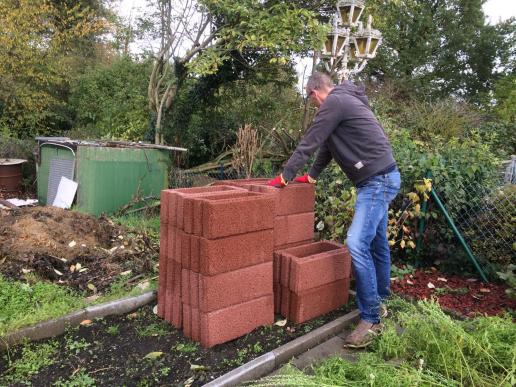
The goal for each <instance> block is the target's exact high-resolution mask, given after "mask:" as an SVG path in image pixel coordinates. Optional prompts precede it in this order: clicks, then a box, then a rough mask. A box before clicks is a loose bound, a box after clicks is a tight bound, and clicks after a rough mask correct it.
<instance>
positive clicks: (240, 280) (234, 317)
mask: <svg viewBox="0 0 516 387" xmlns="http://www.w3.org/2000/svg"><path fill="white" fill-rule="evenodd" d="M314 203H315V189H314V186H313V185H311V184H301V183H297V184H296V183H294V184H289V185H288V186H287V187H286V188H284V189H277V188H273V187H269V186H267V179H250V180H229V181H220V182H217V183H216V184H215V185H214V186H211V187H201V188H186V189H176V190H165V191H162V194H161V243H160V263H159V267H160V276H159V290H158V315H159V316H161V317H163V318H164V319H166V320H167V321H170V323H172V324H173V325H174V326H175V327H177V328H182V329H183V332H184V334H185V335H186V336H187V337H190V338H191V339H193V340H195V341H199V342H201V344H202V345H203V346H204V347H211V346H213V345H216V344H220V343H224V342H227V341H230V340H232V339H235V338H237V337H240V336H242V335H244V334H246V333H248V332H250V331H252V330H253V329H255V328H257V327H259V326H261V325H267V324H272V322H273V321H274V312H276V313H278V314H279V313H282V314H283V315H284V316H285V317H287V318H289V319H290V320H292V321H294V322H303V321H306V320H308V319H310V318H313V317H316V316H319V315H321V314H324V313H327V312H329V311H331V310H333V309H335V308H338V307H340V306H341V305H342V304H343V303H345V302H346V301H347V298H348V290H349V270H350V269H349V265H350V260H349V254H347V250H345V249H344V248H343V246H341V245H339V244H336V243H330V242H315V243H314V242H312V241H313V225H314Z"/></svg>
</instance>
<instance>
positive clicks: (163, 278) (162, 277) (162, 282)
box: [158, 223, 168, 318]
mask: <svg viewBox="0 0 516 387" xmlns="http://www.w3.org/2000/svg"><path fill="white" fill-rule="evenodd" d="M159 231H160V237H159V277H158V316H159V317H161V318H164V317H165V291H166V288H167V284H166V282H167V259H168V258H167V254H168V251H167V240H168V224H167V223H161V225H160V230H159Z"/></svg>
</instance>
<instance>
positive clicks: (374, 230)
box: [346, 169, 401, 324]
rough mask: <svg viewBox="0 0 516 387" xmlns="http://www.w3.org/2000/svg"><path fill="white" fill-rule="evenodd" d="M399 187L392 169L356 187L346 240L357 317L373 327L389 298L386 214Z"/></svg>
mask: <svg viewBox="0 0 516 387" xmlns="http://www.w3.org/2000/svg"><path fill="white" fill-rule="evenodd" d="M400 185H401V178H400V173H399V171H398V170H397V169H396V170H394V171H392V172H389V173H386V174H384V175H377V176H373V177H370V178H369V179H367V180H366V181H365V182H363V183H361V184H360V185H359V186H358V187H357V188H358V194H357V201H356V204H355V214H354V216H353V222H352V223H351V227H350V228H349V230H348V235H347V240H346V244H347V246H348V249H349V252H350V254H351V258H352V262H353V269H354V273H355V282H356V291H357V304H358V309H359V310H360V317H361V319H362V320H365V321H367V322H370V323H373V324H376V323H378V322H380V316H379V310H380V303H381V302H382V301H383V300H384V299H386V298H387V297H388V296H389V288H390V273H391V255H390V251H389V243H388V240H387V220H388V215H387V213H388V210H389V203H390V202H391V201H392V200H393V199H394V198H395V197H396V195H397V194H398V192H399V190H400Z"/></svg>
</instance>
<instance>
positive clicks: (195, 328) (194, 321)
mask: <svg viewBox="0 0 516 387" xmlns="http://www.w3.org/2000/svg"><path fill="white" fill-rule="evenodd" d="M191 310H192V314H191V316H192V318H191V325H192V329H191V331H192V340H194V341H197V342H199V341H201V314H200V311H199V309H198V308H193V307H192V309H191Z"/></svg>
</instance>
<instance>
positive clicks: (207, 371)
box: [0, 303, 354, 386]
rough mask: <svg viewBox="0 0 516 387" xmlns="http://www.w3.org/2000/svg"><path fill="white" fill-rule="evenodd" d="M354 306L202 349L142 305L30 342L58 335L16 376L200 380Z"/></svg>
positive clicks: (40, 381)
mask: <svg viewBox="0 0 516 387" xmlns="http://www.w3.org/2000/svg"><path fill="white" fill-rule="evenodd" d="M353 308H354V305H353V304H352V303H350V304H349V305H346V306H344V307H342V308H340V309H338V310H336V311H333V312H331V313H328V314H326V315H324V316H322V317H319V318H316V319H314V320H311V321H309V322H306V323H304V324H292V323H290V322H289V323H287V324H286V325H285V326H283V327H280V326H277V325H272V326H268V327H262V328H259V329H256V330H254V331H253V332H251V333H249V334H248V335H246V336H243V337H241V338H239V339H237V340H233V341H231V342H229V343H226V344H221V345H217V346H215V347H213V348H211V349H208V350H206V349H203V348H201V347H200V346H199V345H197V344H195V343H193V342H192V341H190V340H189V339H186V338H185V337H184V336H183V334H182V332H181V331H180V330H177V329H175V328H173V327H172V326H170V325H169V324H167V323H166V322H164V321H163V320H161V319H160V318H158V317H157V316H156V315H155V314H154V313H153V312H152V306H145V307H142V308H140V309H139V310H138V311H137V312H135V313H130V314H127V315H125V316H112V317H107V318H105V319H100V320H96V321H94V322H93V323H92V324H91V325H89V326H80V327H79V328H74V329H71V330H69V331H68V332H67V333H66V334H65V335H62V336H60V337H57V338H54V339H47V340H42V341H39V342H38V343H34V344H31V345H40V344H42V343H48V342H52V341H57V342H58V345H59V350H58V352H57V353H56V355H55V358H54V364H53V365H50V366H47V367H45V368H43V369H41V370H40V371H39V372H38V373H37V374H36V375H34V376H33V377H31V378H30V379H29V380H23V381H17V383H16V385H22V384H25V383H30V384H32V385H34V386H49V385H54V384H55V383H56V381H60V382H63V381H70V380H71V379H72V378H73V375H79V374H80V373H87V375H89V376H90V377H91V378H94V379H95V385H97V386H148V385H152V386H165V385H167V386H171V385H180V386H186V385H191V386H200V385H203V384H205V383H207V382H209V381H211V380H213V379H214V378H216V377H218V376H220V375H222V374H225V373H226V372H228V371H230V370H232V369H234V368H237V367H239V366H240V365H242V364H244V363H246V362H248V361H250V360H252V359H253V358H256V357H258V356H261V355H263V354H264V353H266V352H268V351H271V350H272V349H274V348H277V347H279V346H280V345H282V344H285V343H287V342H289V341H291V340H293V339H295V338H297V337H299V336H302V335H304V334H306V333H308V332H310V331H312V330H313V329H315V328H317V327H319V326H321V325H323V324H325V323H327V322H330V321H333V320H334V319H335V318H337V317H339V316H342V315H344V314H346V313H348V312H349V311H351V310H352V309H353ZM278 318H280V317H279V316H278ZM113 327H116V329H115V328H113ZM115 331H116V332H115ZM22 348H23V347H22V346H18V347H16V348H14V349H12V350H11V353H10V358H11V360H13V361H14V360H16V359H18V358H20V356H21V352H22ZM151 352H162V354H161V355H160V356H158V357H157V358H155V359H149V358H146V356H147V355H148V354H149V353H151ZM0 359H2V360H1V361H0V385H2V382H3V381H4V380H3V378H5V377H6V371H7V369H8V357H7V355H5V354H2V355H1V357H0ZM9 385H12V384H11V383H9Z"/></svg>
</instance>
